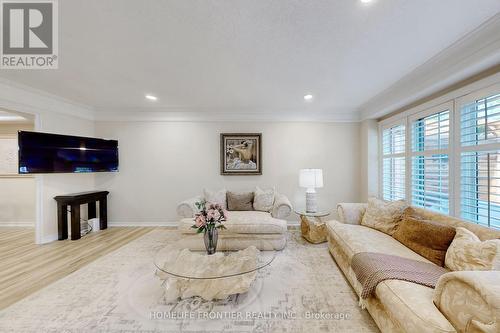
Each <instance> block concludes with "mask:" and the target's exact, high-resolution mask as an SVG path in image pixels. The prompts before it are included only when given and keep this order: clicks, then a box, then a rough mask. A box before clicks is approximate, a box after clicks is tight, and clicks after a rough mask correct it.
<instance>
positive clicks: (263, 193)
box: [253, 186, 276, 212]
mask: <svg viewBox="0 0 500 333" xmlns="http://www.w3.org/2000/svg"><path fill="white" fill-rule="evenodd" d="M275 194H276V191H275V190H274V188H270V189H267V190H263V189H261V188H260V187H258V186H257V187H255V192H254V198H253V209H255V210H260V211H261V212H270V211H271V210H272V209H273V206H274V196H275Z"/></svg>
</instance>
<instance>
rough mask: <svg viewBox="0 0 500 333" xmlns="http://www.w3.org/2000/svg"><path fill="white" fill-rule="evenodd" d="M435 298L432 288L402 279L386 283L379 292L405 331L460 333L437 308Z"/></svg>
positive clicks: (378, 296)
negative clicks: (457, 332)
mask: <svg viewBox="0 0 500 333" xmlns="http://www.w3.org/2000/svg"><path fill="white" fill-rule="evenodd" d="M433 295H434V289H432V288H429V287H426V286H422V285H419V284H415V283H411V282H406V281H400V280H386V281H383V282H381V283H379V284H378V286H377V288H376V289H375V296H376V297H377V299H378V300H379V301H380V303H382V305H383V306H384V308H385V310H386V312H387V314H388V315H389V317H390V318H391V319H392V320H393V321H394V322H396V323H398V324H399V326H400V327H401V328H403V330H404V331H405V332H414V333H419V332H429V333H430V332H440V333H441V332H456V330H455V328H454V327H453V326H452V325H451V323H450V322H449V321H448V319H446V317H445V316H444V315H443V314H442V313H441V311H439V309H438V308H437V307H436V306H435V305H434V303H433Z"/></svg>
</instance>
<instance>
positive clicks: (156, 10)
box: [0, 0, 500, 119]
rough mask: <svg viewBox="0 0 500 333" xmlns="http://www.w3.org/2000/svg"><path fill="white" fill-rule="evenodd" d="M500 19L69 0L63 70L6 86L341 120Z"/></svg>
mask: <svg viewBox="0 0 500 333" xmlns="http://www.w3.org/2000/svg"><path fill="white" fill-rule="evenodd" d="M498 12H500V1H498V0H481V1H477V0H440V1H435V0H418V1H417V0H414V1H401V0H399V1H398V0H374V1H373V2H372V3H370V4H363V3H361V1H359V0H337V1H333V0H330V1H322V0H315V1H303V0H273V1H270V0H269V1H264V0H259V1H255V0H246V1H243V0H197V1H194V0H175V1H173V0H170V1H166V0H154V1H153V0H149V1H137V0H106V1H103V0H78V1H76V0H74V1H59V35H60V42H59V69H58V70H33V71H29V70H2V71H0V78H3V79H7V80H11V81H14V82H16V83H19V84H22V85H27V86H29V87H32V88H36V89H39V90H43V91H45V92H49V93H52V94H55V95H58V96H60V97H63V98H66V99H69V100H72V101H75V102H77V103H81V104H85V105H87V106H89V107H91V108H92V109H94V110H95V111H96V114H99V113H103V114H104V113H106V114H117V115H118V114H122V113H123V114H125V113H127V114H130V113H134V114H140V113H147V112H156V113H162V112H166V113H168V112H176V113H178V114H182V113H207V114H211V113H217V114H219V115H220V114H223V115H228V117H229V116H235V115H238V114H254V115H255V114H257V115H258V114H271V113H272V114H274V115H275V116H276V117H278V118H279V117H281V116H283V119H286V115H287V114H302V115H304V117H307V115H308V114H322V113H325V114H330V115H331V114H333V115H337V116H338V117H339V119H340V118H342V117H343V116H346V117H348V116H349V115H353V114H356V112H357V111H358V109H359V107H360V106H361V105H363V104H364V103H365V102H367V101H369V100H370V99H372V98H373V97H374V96H376V95H377V94H380V93H381V92H383V91H384V90H385V89H387V88H388V87H390V86H391V85H392V84H394V83H395V82H397V81H398V80H400V79H401V78H403V77H405V76H406V75H407V74H409V73H410V72H412V71H413V70H414V69H416V68H417V67H419V66H420V65H422V64H424V63H425V62H426V61H428V60H429V59H431V58H432V57H434V56H435V55H437V54H438V53H439V52H440V51H442V50H444V49H445V48H447V47H448V46H450V45H451V44H453V43H454V42H456V41H457V40H459V39H461V38H462V37H464V36H465V35H467V34H468V33H469V32H471V31H473V30H474V29H476V28H477V27H478V26H480V25H481V24H482V23H484V22H485V21H487V20H488V19H489V18H491V17H492V16H494V15H495V14H497V13H498ZM148 93H149V94H153V95H155V96H157V97H158V100H157V101H156V102H152V101H149V100H146V99H145V98H144V95H145V94H148ZM308 93H310V94H312V95H314V99H313V101H312V102H305V101H304V99H303V96H304V95H305V94H308Z"/></svg>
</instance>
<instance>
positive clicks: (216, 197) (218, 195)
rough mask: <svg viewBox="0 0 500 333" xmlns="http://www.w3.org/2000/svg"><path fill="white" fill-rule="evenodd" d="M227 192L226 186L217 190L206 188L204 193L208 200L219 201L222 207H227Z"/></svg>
mask: <svg viewBox="0 0 500 333" xmlns="http://www.w3.org/2000/svg"><path fill="white" fill-rule="evenodd" d="M226 192H227V191H226V189H225V188H224V189H222V190H219V191H216V192H213V191H210V190H207V189H204V190H203V195H204V197H205V201H206V202H210V203H217V204H219V205H221V207H222V208H224V209H227V201H226Z"/></svg>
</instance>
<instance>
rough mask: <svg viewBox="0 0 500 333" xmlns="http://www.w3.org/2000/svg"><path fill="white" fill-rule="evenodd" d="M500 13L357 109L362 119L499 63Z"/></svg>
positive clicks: (377, 116) (376, 115) (382, 112)
mask: <svg viewBox="0 0 500 333" xmlns="http://www.w3.org/2000/svg"><path fill="white" fill-rule="evenodd" d="M499 31H500V13H497V14H496V15H494V16H493V17H492V18H490V19H489V20H488V21H486V22H485V23H483V24H482V25H481V26H479V27H478V28H476V29H475V30H473V31H472V32H470V33H468V34H467V35H465V36H464V37H462V38H461V39H459V40H458V41H456V42H455V43H453V44H452V45H450V46H449V47H447V48H446V49H444V50H443V51H441V52H440V53H438V54H437V55H435V56H434V57H432V58H431V59H429V60H428V61H426V62H425V63H424V64H422V65H420V66H419V67H417V68H416V69H414V70H413V71H412V72H410V73H409V74H408V75H405V76H404V77H403V78H401V79H400V80H398V81H397V82H395V83H394V84H392V85H391V86H390V87H389V88H387V89H385V90H384V91H382V92H381V93H379V94H378V95H376V96H375V97H373V98H371V99H370V100H368V101H367V102H365V103H363V105H361V106H360V108H359V109H358V110H359V112H360V118H361V120H364V119H376V118H380V117H383V116H385V115H387V114H389V113H392V112H394V111H395V110H398V109H401V108H403V107H404V106H406V105H409V104H411V103H413V102H415V101H417V100H419V99H422V98H425V97H426V96H429V95H432V94H433V93H436V92H438V91H440V90H443V89H445V88H446V87H449V86H451V85H453V84H455V83H457V82H459V81H462V80H465V79H466V78H468V77H471V76H473V75H475V74H477V73H479V72H481V71H484V70H486V69H488V68H491V67H494V66H495V65H498V64H500V34H499V33H498V32H499Z"/></svg>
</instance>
